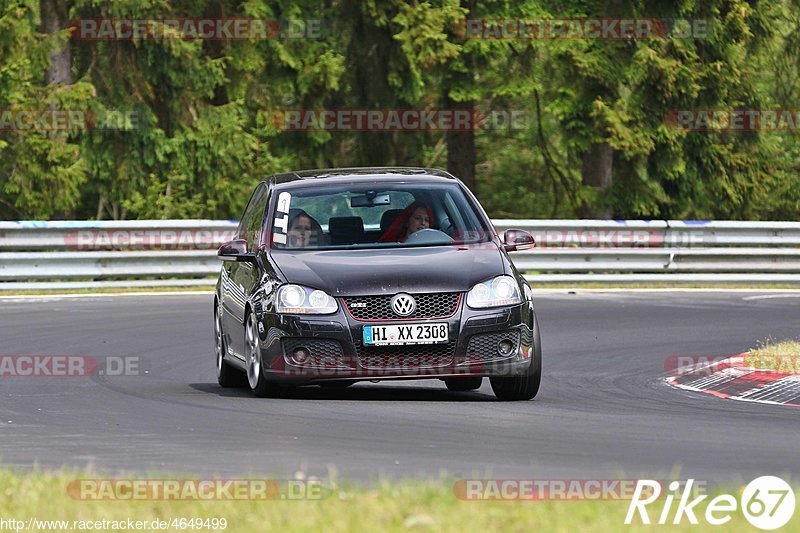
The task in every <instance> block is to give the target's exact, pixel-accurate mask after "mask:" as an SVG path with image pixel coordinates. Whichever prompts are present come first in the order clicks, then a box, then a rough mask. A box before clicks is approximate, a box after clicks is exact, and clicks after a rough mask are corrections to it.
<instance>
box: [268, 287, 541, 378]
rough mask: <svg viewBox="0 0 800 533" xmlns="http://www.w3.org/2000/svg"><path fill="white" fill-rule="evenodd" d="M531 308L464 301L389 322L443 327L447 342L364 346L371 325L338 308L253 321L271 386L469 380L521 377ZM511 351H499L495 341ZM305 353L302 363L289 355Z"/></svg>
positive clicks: (528, 350)
mask: <svg viewBox="0 0 800 533" xmlns="http://www.w3.org/2000/svg"><path fill="white" fill-rule="evenodd" d="M533 313H534V310H533V305H532V303H531V302H523V303H522V304H520V305H517V306H513V307H505V308H495V309H481V310H477V309H471V308H469V307H467V306H466V305H465V304H464V303H463V299H462V300H461V302H460V304H459V308H458V310H457V312H456V313H455V314H454V315H453V316H452V317H449V318H446V319H429V320H396V321H391V323H393V324H422V323H426V322H438V323H441V322H446V323H447V327H448V333H449V339H450V342H449V343H448V344H447V345H433V344H418V345H410V346H391V347H380V348H375V347H366V346H364V345H363V343H362V342H361V339H362V328H363V326H365V325H371V324H374V323H375V322H370V321H361V320H356V319H355V318H353V316H351V315H350V314H349V313H348V312H347V311H345V310H343V309H341V306H340V310H339V311H338V312H337V313H336V314H332V315H325V316H311V315H281V314H276V313H265V314H264V315H262V316H261V317H260V318H259V322H260V326H259V330H260V348H261V357H262V363H263V365H262V368H263V371H264V374H265V377H266V378H267V379H270V380H274V381H282V382H294V383H297V384H300V383H314V382H321V381H341V380H344V381H359V380H388V379H425V378H448V377H468V376H490V377H492V376H517V375H521V374H523V373H525V372H526V371H527V370H528V369H529V367H530V365H531V361H530V358H531V357H532V356H533V354H534V349H533V342H534V341H533V339H534V336H533V332H532V331H531V327H532V324H533V323H534V320H533ZM504 340H505V341H508V342H511V343H512V344H513V349H512V350H510V351H508V352H507V353H500V352H499V351H498V349H497V347H498V345H499V343H500V342H501V341H504ZM298 348H302V349H305V350H306V352H307V353H308V354H309V357H307V358H306V359H305V360H304V361H301V360H298V358H297V357H295V356H294V353H295V351H296V350H298Z"/></svg>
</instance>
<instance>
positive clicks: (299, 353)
mask: <svg viewBox="0 0 800 533" xmlns="http://www.w3.org/2000/svg"><path fill="white" fill-rule="evenodd" d="M309 355H310V354H309V352H308V348H305V347H302V346H301V347H300V348H295V350H294V353H293V354H292V357H293V358H294V360H295V361H297V362H298V363H300V364H301V365H302V364H303V363H305V362H306V361H308V356H309Z"/></svg>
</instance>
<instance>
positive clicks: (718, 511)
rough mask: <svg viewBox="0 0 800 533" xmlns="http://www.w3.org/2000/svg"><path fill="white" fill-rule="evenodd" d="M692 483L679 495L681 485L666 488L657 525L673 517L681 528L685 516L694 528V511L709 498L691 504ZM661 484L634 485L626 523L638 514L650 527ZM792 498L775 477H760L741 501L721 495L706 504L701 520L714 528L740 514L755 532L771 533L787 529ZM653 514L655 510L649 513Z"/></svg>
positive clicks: (642, 482)
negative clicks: (770, 531) (675, 504)
mask: <svg viewBox="0 0 800 533" xmlns="http://www.w3.org/2000/svg"><path fill="white" fill-rule="evenodd" d="M693 485H694V480H693V479H689V480H688V481H687V482H686V484H685V487H684V489H683V492H682V493H679V492H678V491H679V490H680V488H681V483H680V482H678V481H673V482H672V483H670V484H669V491H670V492H669V493H668V494H667V495H666V498H665V499H664V507H663V508H662V510H661V513H660V515H659V516H658V520H657V522H656V523H658V524H662V525H663V524H667V523H668V522H670V517H672V520H671V523H672V524H675V525H677V524H680V523H681V521H682V520H683V517H684V516H685V517H686V518H687V519H688V521H689V523H690V524H695V525H696V524H697V523H698V520H697V515H696V514H695V507H696V506H697V505H698V504H700V503H701V502H702V501H703V500H705V499H706V498H708V495H707V494H703V495H700V496H698V497H696V498H694V499H693V500H691V501H690V500H689V498H691V497H692V496H693V494H692V487H693ZM661 490H662V488H661V484H660V483H659V482H658V481H654V480H650V479H640V480H639V481H638V482H637V484H636V489H635V491H634V495H633V498H632V499H631V503H630V506H628V514H627V515H626V516H625V523H626V524H631V523H632V522H633V520H634V516H635V515H636V514H637V512H638V515H639V518H640V519H641V521H642V523H643V524H648V525H649V524H650V515H649V514H648V509H647V506H648V505H650V504H652V503H653V502H655V501H656V500H657V499H658V498H659V497H660V496H661ZM676 499H677V500H678V505H677V508H676V509H675V511H674V514H673V511H672V505H673V503H674V501H675V500H676ZM794 508H795V495H794V491H793V490H792V487H791V486H790V485H789V484H788V483H787V482H786V481H784V480H783V479H781V478H779V477H775V476H762V477H759V478H756V479H754V480H753V481H751V482H750V483H748V484H747V486H746V487H745V488H744V490H743V491H742V493H741V498H740V500H737V499H736V497H734V496H732V495H730V494H721V495H719V496H716V497H715V498H713V499H712V500H711V501H709V502H708V505H706V508H705V514H704V518H705V520H706V522H708V523H709V524H711V525H714V526H720V525H723V524H726V523H728V522H730V520H731V518H732V517H733V513H735V512H737V510H741V512H742V513H743V514H744V517H745V518H746V519H747V521H748V522H750V524H752V525H753V526H755V527H757V528H758V529H764V530H773V529H778V528H779V527H783V526H784V525H786V524H787V523H788V522H789V520H791V519H792V516H793V515H794ZM651 510H655V509H651Z"/></svg>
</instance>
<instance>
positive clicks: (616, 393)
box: [0, 291, 800, 483]
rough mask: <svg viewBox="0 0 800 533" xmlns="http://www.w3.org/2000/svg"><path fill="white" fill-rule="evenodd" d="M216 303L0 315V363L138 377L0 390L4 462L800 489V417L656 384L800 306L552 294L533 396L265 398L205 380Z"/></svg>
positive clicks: (370, 392) (422, 391)
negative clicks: (77, 361) (87, 361)
mask: <svg viewBox="0 0 800 533" xmlns="http://www.w3.org/2000/svg"><path fill="white" fill-rule="evenodd" d="M211 303H212V299H211V296H210V295H183V296H147V297H143V296H130V295H129V296H102V297H93V298H78V299H74V298H70V299H57V298H49V297H42V298H36V299H33V300H21V299H20V300H14V299H12V300H0V340H1V343H0V355H3V354H4V355H9V354H84V355H89V356H94V357H104V356H139V357H141V358H142V359H143V360H144V361H146V364H147V365H148V367H149V373H148V374H146V375H142V376H126V377H111V376H95V377H81V378H70V377H60V378H56V377H45V378H42V377H36V378H34V377H28V378H23V377H14V378H0V413H1V415H0V463H1V464H2V465H4V466H16V467H24V468H27V467H31V466H33V465H37V464H38V465H40V466H42V467H46V468H51V467H53V468H57V467H61V466H62V465H68V466H75V467H84V466H87V465H90V466H92V467H94V468H97V469H101V470H103V471H106V472H113V473H119V472H130V471H134V472H141V473H148V472H155V471H158V472H161V473H164V472H170V473H181V474H191V475H197V476H211V475H221V476H236V475H248V474H250V475H252V474H261V475H275V476H283V475H293V474H294V473H295V472H297V471H303V472H305V473H306V474H308V475H317V476H323V477H328V476H329V475H331V474H332V473H334V472H335V473H336V475H337V476H338V477H339V478H340V479H342V478H348V479H356V480H363V481H369V480H373V479H375V478H376V477H377V476H379V475H384V476H389V477H392V478H401V477H438V476H439V475H440V473H442V472H444V473H446V474H448V475H452V476H460V477H474V476H478V477H498V478H506V479H508V478H514V479H611V478H619V477H623V478H627V479H635V478H642V477H654V478H658V479H666V478H668V477H669V478H677V477H680V478H683V479H685V478H688V477H693V478H695V479H700V480H706V481H707V482H710V483H714V482H726V483H732V482H741V481H749V480H750V479H752V478H754V477H757V476H761V475H767V474H773V475H781V476H783V477H785V478H791V479H793V480H795V482H796V481H797V480H799V479H800V461H798V455H797V446H798V442H800V410H798V409H797V408H793V407H785V406H778V405H762V404H752V403H746V402H737V401H731V400H724V399H719V398H714V397H712V396H709V395H705V394H697V393H692V392H688V391H682V390H679V389H676V388H673V387H670V386H668V385H666V384H664V383H663V380H662V374H663V372H664V362H665V359H666V358H667V357H669V356H670V355H721V354H735V353H740V352H742V351H744V350H746V349H748V348H750V347H752V346H753V345H754V344H755V342H756V341H758V340H761V339H765V338H767V337H772V338H775V339H782V338H797V337H798V336H800V292H794V293H755V292H754V293H743V292H735V293H734V292H731V293H708V292H700V293H695V292H669V293H664V292H656V293H638V292H637V293H632V292H627V293H594V292H580V291H578V292H577V293H575V294H569V293H566V292H564V293H543V294H540V295H538V296H537V298H536V307H537V312H538V316H539V321H540V324H541V329H542V337H543V339H542V344H543V347H544V365H545V368H544V376H543V382H542V388H541V391H540V393H539V396H538V397H537V398H536V399H535V400H534V401H530V402H517V403H502V402H498V401H496V400H495V398H494V396H493V395H492V392H491V389H490V387H489V384H488V380H484V385H483V387H482V388H481V389H480V390H479V391H477V392H472V393H457V392H449V391H447V390H446V389H445V388H444V385H443V383H441V382H440V381H434V380H431V381H413V382H412V381H408V382H395V383H385V382H384V383H378V384H372V383H365V384H359V385H356V386H355V387H353V388H351V389H347V390H340V391H331V390H322V389H319V388H317V387H309V388H306V389H303V390H302V391H300V392H299V393H298V394H296V396H295V398H293V399H257V398H255V397H253V396H251V395H250V394H249V392H247V391H244V390H233V391H231V390H223V389H221V388H220V387H218V386H217V384H216V379H215V375H214V363H213V348H212V346H213V344H212V343H213V339H212V337H213V334H212V314H211V313H212V312H211Z"/></svg>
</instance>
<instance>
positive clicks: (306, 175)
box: [266, 167, 458, 188]
mask: <svg viewBox="0 0 800 533" xmlns="http://www.w3.org/2000/svg"><path fill="white" fill-rule="evenodd" d="M416 180H419V181H425V182H428V183H432V182H447V183H452V182H454V181H458V180H457V179H456V178H455V177H454V176H452V175H451V174H449V173H447V172H445V171H443V170H439V169H435V168H419V167H351V168H325V169H314V170H300V171H297V172H286V173H284V174H276V175H274V176H270V177H269V178H268V179H267V180H266V181H267V182H270V183H274V184H275V185H280V188H294V186H298V187H305V186H308V185H309V184H311V182H317V181H318V183H315V184H319V185H322V184H323V183H324V184H325V185H338V184H341V183H352V182H358V181H366V182H369V181H372V182H374V181H390V182H408V181H416Z"/></svg>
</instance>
